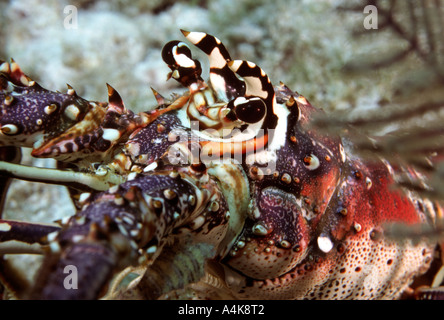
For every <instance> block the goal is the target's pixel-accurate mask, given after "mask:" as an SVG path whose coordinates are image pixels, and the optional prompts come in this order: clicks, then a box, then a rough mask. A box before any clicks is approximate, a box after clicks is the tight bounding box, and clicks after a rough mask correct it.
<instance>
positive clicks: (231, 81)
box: [181, 30, 245, 102]
mask: <svg viewBox="0 0 444 320" xmlns="http://www.w3.org/2000/svg"><path fill="white" fill-rule="evenodd" d="M181 31H182V33H183V34H184V36H185V37H186V38H187V39H188V40H189V41H190V42H191V43H192V44H194V45H195V46H196V47H198V48H199V49H200V50H202V51H203V52H204V53H205V54H206V55H207V56H208V59H209V62H210V84H211V86H212V88H213V90H214V91H215V92H216V94H217V97H218V99H219V100H221V101H225V102H228V101H230V100H232V99H235V98H237V97H241V96H243V95H244V93H245V84H244V82H243V81H242V80H241V79H239V78H238V77H237V76H236V74H235V73H234V72H233V71H232V70H231V69H230V68H229V67H228V61H231V57H230V54H229V53H228V51H227V49H226V48H225V46H224V45H223V43H222V42H221V41H220V40H219V39H218V38H216V37H214V36H212V35H209V34H206V33H204V32H190V31H185V30H181Z"/></svg>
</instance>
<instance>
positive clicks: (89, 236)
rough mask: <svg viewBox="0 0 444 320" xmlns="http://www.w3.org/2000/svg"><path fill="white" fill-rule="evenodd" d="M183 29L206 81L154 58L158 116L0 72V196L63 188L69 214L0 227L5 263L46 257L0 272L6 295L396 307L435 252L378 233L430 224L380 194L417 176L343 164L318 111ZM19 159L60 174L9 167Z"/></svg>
mask: <svg viewBox="0 0 444 320" xmlns="http://www.w3.org/2000/svg"><path fill="white" fill-rule="evenodd" d="M182 32H183V34H184V35H185V37H186V38H187V39H188V41H189V42H191V43H192V44H194V45H195V46H196V47H197V48H199V49H200V50H202V51H203V52H204V53H205V54H206V55H207V56H208V58H209V64H210V73H209V82H208V83H207V82H205V81H204V80H203V79H202V77H201V72H202V68H201V64H200V62H199V61H198V60H196V59H193V57H192V53H191V50H190V48H189V46H188V45H187V44H186V43H184V42H182V41H171V42H169V43H167V44H166V45H165V46H164V48H163V51H162V58H163V60H164V61H165V63H166V64H167V65H168V66H169V68H170V69H171V73H170V74H169V78H173V79H175V80H177V81H178V82H179V83H180V84H182V85H183V86H184V87H185V88H187V91H186V93H185V94H183V95H181V96H175V97H174V99H173V101H169V100H168V99H166V98H164V97H163V96H161V95H160V94H159V93H158V92H157V91H155V90H153V92H154V94H155V97H156V99H157V102H158V106H157V108H156V109H154V110H151V111H147V112H141V113H139V114H135V113H133V112H132V111H131V110H129V109H127V108H126V107H125V105H124V103H123V101H122V99H121V97H120V96H119V94H118V93H117V91H116V90H115V89H113V88H112V87H111V86H109V85H108V94H109V101H108V102H107V103H101V102H92V101H87V100H85V99H83V98H81V97H80V96H78V95H77V93H76V92H75V90H74V89H73V88H72V87H70V86H68V91H67V92H66V93H60V92H52V91H48V90H46V89H44V88H43V87H41V86H40V85H39V84H38V83H37V82H35V81H33V80H32V79H31V78H29V77H28V76H27V75H25V74H24V73H23V72H22V71H21V69H20V68H19V66H18V64H17V63H16V62H15V61H13V60H12V61H11V63H8V62H3V61H2V62H0V72H1V74H0V107H1V115H0V125H1V126H0V132H1V133H0V145H1V146H2V147H1V157H2V160H3V161H2V162H0V172H1V174H2V176H3V178H2V184H1V187H2V194H3V196H4V194H5V193H6V190H7V187H8V182H9V181H10V179H11V178H20V179H25V180H31V181H39V182H44V183H54V184H62V185H65V186H67V187H68V188H69V190H70V192H71V195H72V198H73V201H74V202H75V205H76V207H77V209H78V211H77V213H76V214H75V215H73V216H72V217H69V218H68V219H64V220H62V221H59V225H43V224H36V223H27V222H20V221H12V220H5V219H3V220H0V244H1V245H2V253H3V254H4V253H14V245H13V244H11V243H12V242H11V241H12V240H14V241H15V242H14V243H17V242H19V243H21V244H22V245H27V246H29V247H31V246H35V245H36V244H37V245H38V246H39V248H41V250H42V252H43V254H44V256H45V258H44V262H43V264H42V267H41V269H40V272H39V273H38V276H37V279H36V280H35V283H34V284H33V285H32V287H31V288H27V290H19V289H18V286H17V284H16V277H17V276H16V275H14V272H12V271H11V270H9V271H8V268H6V267H5V265H4V264H5V262H4V261H3V262H2V264H3V265H2V268H1V269H0V270H1V276H2V277H1V279H2V283H3V285H4V286H5V287H6V288H7V289H8V290H10V291H11V292H13V293H14V294H15V295H16V296H18V297H19V298H28V299H96V298H100V297H103V296H104V295H105V294H106V297H107V298H111V299H136V298H137V299H158V298H172V297H175V298H183V297H188V298H190V297H192V298H211V299H218V298H222V299H228V298H230V299H231V298H237V299H251V298H253V299H347V298H348V299H395V298H399V297H400V296H401V294H402V293H403V292H404V291H405V290H406V289H407V288H408V287H409V285H410V283H411V282H412V281H413V279H414V278H415V277H416V276H419V275H421V274H423V273H425V272H426V271H427V269H428V268H429V266H430V264H431V262H432V260H433V258H434V255H435V250H436V244H435V243H430V242H428V241H426V240H424V241H420V242H418V243H413V242H412V241H411V240H409V239H404V240H393V239H391V238H388V237H386V236H385V233H384V228H383V225H384V223H386V222H400V223H406V224H412V225H413V224H419V223H424V222H427V223H430V224H433V223H435V220H436V219H437V216H439V215H440V214H441V207H440V206H439V204H438V203H435V202H431V201H428V200H425V199H421V198H420V197H418V196H415V194H414V193H413V192H411V191H406V192H403V191H401V190H399V189H394V188H392V185H393V184H394V183H395V178H394V177H395V173H396V172H399V171H403V172H407V173H408V174H410V175H415V172H414V171H412V170H410V169H408V168H398V167H395V166H391V165H390V164H389V163H388V162H387V161H384V160H381V161H375V160H366V159H362V158H360V157H358V156H356V155H355V153H354V151H353V146H352V145H347V143H344V141H342V140H341V138H340V137H339V136H337V135H334V134H331V133H326V132H322V131H320V130H316V128H313V127H312V126H311V122H312V119H313V117H315V116H316V115H318V114H319V113H320V112H321V111H319V110H317V109H316V108H314V107H313V106H312V105H311V104H310V103H309V102H308V101H307V100H306V99H305V98H304V97H303V96H302V95H300V94H298V93H297V92H294V91H292V90H290V89H289V88H288V87H287V86H285V85H284V84H280V85H278V86H273V85H272V83H271V81H270V79H269V77H268V76H267V74H266V73H265V72H264V71H263V70H262V69H261V68H260V67H258V66H257V65H256V64H254V63H252V62H248V61H241V60H232V59H231V57H230V54H229V53H228V51H227V49H226V48H225V46H224V45H223V44H222V43H221V41H220V40H219V39H217V38H216V37H213V36H211V35H208V34H206V33H202V32H188V31H182ZM20 147H28V148H32V155H33V156H35V157H51V158H54V159H56V160H57V161H58V164H59V167H58V168H57V169H45V168H34V167H25V166H23V165H20V164H17V163H18V162H19V155H20V152H19V150H20ZM22 250H23V249H22ZM29 250H31V249H29ZM67 267H74V268H75V270H76V276H77V278H76V281H77V282H78V283H77V288H74V289H73V288H72V287H70V288H67V286H66V277H67V274H66V273H65V271H66V268H67ZM130 274H136V275H138V276H137V278H136V279H134V280H133V281H131V282H130V283H129V284H127V285H123V284H122V283H123V279H126V278H128V276H129V275H130ZM112 280H113V282H112V283H113V285H112V286H111V288H110V289H108V288H109V287H108V285H109V283H110V282H111V281H112ZM421 294H422V296H426V295H427V294H428V295H431V296H433V297H435V298H439V297H440V293H437V292H433V291H432V292H431V293H430V292H429V291H427V290H425V291H423V292H422V293H421ZM441 297H442V295H441Z"/></svg>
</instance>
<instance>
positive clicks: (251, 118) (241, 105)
mask: <svg viewBox="0 0 444 320" xmlns="http://www.w3.org/2000/svg"><path fill="white" fill-rule="evenodd" d="M233 104H234V112H235V113H236V117H237V118H238V119H239V120H241V121H243V122H246V123H257V122H259V121H260V120H261V119H263V118H264V116H265V113H266V106H265V102H264V100H262V99H261V98H258V97H253V98H250V99H245V98H244V97H239V98H236V99H235V100H234V103H233Z"/></svg>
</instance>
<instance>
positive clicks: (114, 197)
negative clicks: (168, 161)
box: [28, 168, 228, 299]
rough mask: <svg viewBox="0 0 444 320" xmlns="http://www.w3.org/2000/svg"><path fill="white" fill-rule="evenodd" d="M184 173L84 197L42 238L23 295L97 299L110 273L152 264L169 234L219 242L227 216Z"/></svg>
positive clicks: (205, 185)
mask: <svg viewBox="0 0 444 320" xmlns="http://www.w3.org/2000/svg"><path fill="white" fill-rule="evenodd" d="M179 170H182V169H181V168H179ZM185 171H189V169H183V170H182V172H180V171H179V172H178V171H173V170H172V169H171V168H170V169H169V170H166V171H161V172H152V173H150V174H145V175H139V176H137V177H136V178H135V179H133V180H131V181H128V182H126V183H123V184H121V185H119V186H115V187H112V188H110V189H109V190H108V191H106V192H103V193H101V194H98V195H89V194H83V195H82V197H81V202H82V203H83V210H81V211H79V212H78V213H77V214H76V215H74V216H73V217H71V219H70V220H69V221H68V222H67V224H66V225H64V226H63V227H62V229H61V230H60V231H59V232H57V233H52V234H51V236H50V237H49V239H48V240H49V248H50V251H49V252H48V253H47V254H46V257H45V260H44V263H43V266H42V268H41V271H40V273H39V275H38V277H37V281H36V285H35V287H34V288H33V289H32V290H31V292H30V294H29V295H28V298H33V299H35V298H39V299H94V298H97V297H100V296H101V294H103V293H105V292H104V289H105V288H106V284H107V283H108V282H109V280H110V279H111V278H112V277H113V275H114V274H115V273H116V272H119V271H121V270H123V269H124V268H125V267H126V266H129V265H136V264H137V263H138V262H139V260H140V259H144V258H147V259H148V261H150V263H151V262H152V261H154V260H155V259H156V258H157V257H158V256H159V255H160V254H161V251H162V248H163V247H164V246H165V244H166V243H167V242H171V241H172V239H174V235H175V234H179V233H181V234H183V233H184V232H185V233H186V232H189V233H194V232H195V233H196V234H200V235H201V234H206V235H208V237H209V238H210V241H209V243H210V245H211V240H212V241H213V243H214V244H218V243H220V241H221V238H223V236H224V235H225V233H226V230H227V226H228V217H227V216H226V215H225V213H226V212H227V207H226V204H225V202H224V201H223V200H222V199H223V198H222V194H221V192H220V190H219V187H218V186H217V184H216V183H215V182H214V181H213V180H211V179H208V178H207V179H204V181H202V177H199V176H195V175H192V173H191V174H190V172H185ZM88 196H89V197H88ZM193 238H194V239H196V237H193ZM69 271H72V272H73V274H72V276H73V278H72V279H71V280H72V281H73V283H69V281H68V280H69V279H70V278H69V276H70V275H71V274H68V275H67V272H68V273H69ZM67 279H68V280H67ZM67 281H68V282H67ZM74 282H75V285H74Z"/></svg>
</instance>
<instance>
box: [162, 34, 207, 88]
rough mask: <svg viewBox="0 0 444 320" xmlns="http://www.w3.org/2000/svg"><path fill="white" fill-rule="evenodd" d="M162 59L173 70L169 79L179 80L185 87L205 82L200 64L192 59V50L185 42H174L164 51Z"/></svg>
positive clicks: (165, 47)
mask: <svg viewBox="0 0 444 320" xmlns="http://www.w3.org/2000/svg"><path fill="white" fill-rule="evenodd" d="M162 59H163V61H165V63H166V64H167V65H168V67H169V68H170V69H171V73H170V74H169V77H171V78H173V79H175V80H177V81H178V82H180V83H181V84H182V85H183V86H185V87H189V86H190V85H191V84H193V83H196V82H199V81H203V80H202V78H201V76H200V75H201V73H202V67H201V65H200V62H199V61H198V60H196V59H193V58H192V55H191V50H190V48H189V47H188V45H187V44H186V43H185V42H182V41H177V40H173V41H170V42H168V43H167V44H166V45H165V46H164V47H163V49H162Z"/></svg>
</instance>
